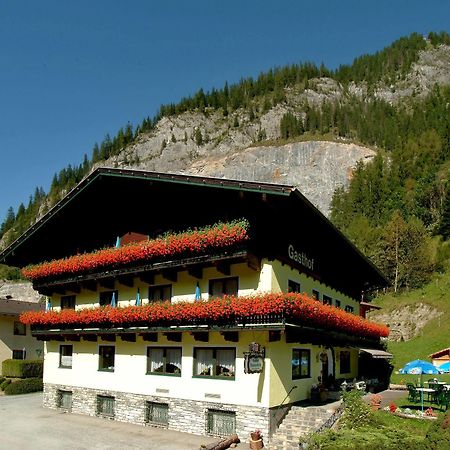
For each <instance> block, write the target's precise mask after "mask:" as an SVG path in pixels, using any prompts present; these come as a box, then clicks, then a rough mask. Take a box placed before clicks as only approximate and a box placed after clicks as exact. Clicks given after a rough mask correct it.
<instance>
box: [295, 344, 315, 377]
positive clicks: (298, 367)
mask: <svg viewBox="0 0 450 450" xmlns="http://www.w3.org/2000/svg"><path fill="white" fill-rule="evenodd" d="M310 373H311V352H310V350H303V349H298V348H294V349H292V379H293V380H298V379H299V378H309V377H310Z"/></svg>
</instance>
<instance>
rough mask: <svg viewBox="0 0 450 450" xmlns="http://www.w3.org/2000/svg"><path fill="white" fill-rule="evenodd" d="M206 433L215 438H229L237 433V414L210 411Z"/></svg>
mask: <svg viewBox="0 0 450 450" xmlns="http://www.w3.org/2000/svg"><path fill="white" fill-rule="evenodd" d="M206 432H207V433H208V434H211V435H213V436H229V435H231V434H235V433H236V413H235V412H234V411H218V410H215V409H208V413H207V426H206Z"/></svg>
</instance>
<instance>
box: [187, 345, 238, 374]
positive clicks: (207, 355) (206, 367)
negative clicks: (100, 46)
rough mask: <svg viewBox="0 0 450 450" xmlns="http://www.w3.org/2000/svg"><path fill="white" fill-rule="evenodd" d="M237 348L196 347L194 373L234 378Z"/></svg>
mask: <svg viewBox="0 0 450 450" xmlns="http://www.w3.org/2000/svg"><path fill="white" fill-rule="evenodd" d="M235 361H236V349H235V348H194V375H195V376H200V377H219V378H231V379H234V374H235Z"/></svg>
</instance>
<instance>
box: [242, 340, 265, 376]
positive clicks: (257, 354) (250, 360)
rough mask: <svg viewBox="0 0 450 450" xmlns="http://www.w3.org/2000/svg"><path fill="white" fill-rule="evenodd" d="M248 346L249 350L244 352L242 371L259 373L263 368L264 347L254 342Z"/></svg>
mask: <svg viewBox="0 0 450 450" xmlns="http://www.w3.org/2000/svg"><path fill="white" fill-rule="evenodd" d="M248 347H249V351H248V352H244V373H261V372H262V371H263V369H264V356H265V349H264V347H261V345H260V344H258V343H256V342H252V343H251V344H250V345H249V346H248Z"/></svg>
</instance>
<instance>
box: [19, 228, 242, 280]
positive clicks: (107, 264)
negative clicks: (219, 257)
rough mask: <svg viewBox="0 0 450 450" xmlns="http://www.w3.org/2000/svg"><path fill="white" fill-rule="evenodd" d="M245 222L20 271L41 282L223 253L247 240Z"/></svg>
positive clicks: (30, 278)
mask: <svg viewBox="0 0 450 450" xmlns="http://www.w3.org/2000/svg"><path fill="white" fill-rule="evenodd" d="M248 226H249V225H248V222H247V221H246V220H245V219H241V220H236V221H233V222H228V223H221V222H220V223H217V224H215V225H212V226H211V227H204V228H199V229H194V230H188V231H185V232H183V233H178V234H167V235H164V236H162V237H159V238H157V239H152V240H148V241H141V242H137V243H131V244H129V245H125V246H123V247H118V248H116V247H113V248H106V249H102V250H98V251H96V252H92V253H85V254H82V255H75V256H71V257H68V258H64V259H57V260H53V261H50V262H44V263H41V264H38V265H34V266H27V267H25V268H23V269H22V274H23V275H24V277H25V278H28V279H29V280H32V281H36V280H43V279H46V278H52V277H58V276H60V275H67V274H70V275H75V274H81V273H84V272H87V271H95V270H105V269H117V268H121V267H124V266H127V265H130V264H143V263H148V262H151V261H154V260H156V259H162V258H165V257H168V256H177V255H180V254H183V253H190V254H194V255H195V254H201V253H204V252H206V251H210V250H214V249H226V248H230V247H232V246H234V245H237V244H241V243H242V242H244V241H246V240H247V239H248V233H247V231H248Z"/></svg>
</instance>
